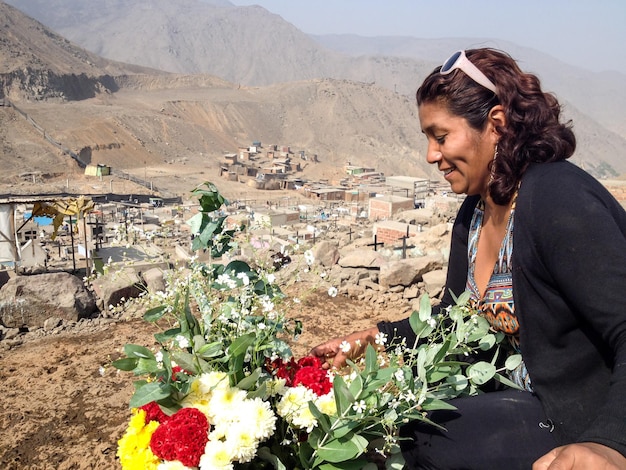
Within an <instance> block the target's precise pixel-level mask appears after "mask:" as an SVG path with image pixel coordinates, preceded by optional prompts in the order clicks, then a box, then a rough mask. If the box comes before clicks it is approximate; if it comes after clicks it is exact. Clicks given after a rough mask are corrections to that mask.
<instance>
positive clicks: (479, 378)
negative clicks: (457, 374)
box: [467, 361, 496, 385]
mask: <svg viewBox="0 0 626 470" xmlns="http://www.w3.org/2000/svg"><path fill="white" fill-rule="evenodd" d="M495 375H496V366H494V365H493V364H489V363H488V362H484V361H481V362H477V363H476V364H472V365H471V366H469V367H468V368H467V378H468V379H470V380H471V381H472V382H474V383H475V384H476V385H484V384H486V383H487V382H489V380H491V379H493V378H494V376H495Z"/></svg>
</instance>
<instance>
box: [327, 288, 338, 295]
mask: <svg viewBox="0 0 626 470" xmlns="http://www.w3.org/2000/svg"><path fill="white" fill-rule="evenodd" d="M328 295H329V296H331V297H337V288H336V287H335V286H331V287H329V288H328Z"/></svg>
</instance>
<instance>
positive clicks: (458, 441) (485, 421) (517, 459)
mask: <svg viewBox="0 0 626 470" xmlns="http://www.w3.org/2000/svg"><path fill="white" fill-rule="evenodd" d="M450 404H452V405H454V406H455V407H456V408H457V409H456V410H439V411H433V412H431V413H430V414H429V418H430V419H431V420H432V421H434V422H436V423H438V424H440V425H441V426H443V427H444V428H445V429H446V430H445V431H441V430H439V429H438V428H435V427H434V426H433V425H431V424H427V423H423V422H420V421H415V422H412V423H409V424H408V425H406V426H403V427H402V428H401V429H400V435H401V436H402V437H404V438H409V439H407V440H402V441H401V444H400V445H401V448H402V454H403V456H404V459H405V461H406V467H405V468H407V469H412V470H418V469H419V470H515V469H520V470H530V468H531V467H532V464H533V462H534V461H535V460H537V459H538V458H539V457H541V456H542V455H544V454H546V453H547V452H549V451H550V450H552V449H553V448H555V447H556V446H557V444H556V441H555V440H554V438H553V436H552V435H551V434H550V432H551V428H550V425H549V424H548V421H547V420H546V417H545V415H544V412H543V409H542V407H541V403H539V399H538V398H537V397H536V396H535V395H533V394H532V393H529V392H521V391H518V390H504V391H500V392H491V393H485V394H482V395H477V396H473V397H464V398H457V399H455V400H452V401H451V402H450Z"/></svg>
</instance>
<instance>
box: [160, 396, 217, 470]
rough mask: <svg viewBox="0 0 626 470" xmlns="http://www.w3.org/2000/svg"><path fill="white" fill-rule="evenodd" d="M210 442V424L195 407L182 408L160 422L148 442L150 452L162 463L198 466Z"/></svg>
mask: <svg viewBox="0 0 626 470" xmlns="http://www.w3.org/2000/svg"><path fill="white" fill-rule="evenodd" d="M208 440H209V421H208V420H207V418H206V416H205V415H204V413H202V412H201V411H200V410H198V409H197V408H181V409H180V410H178V411H177V412H176V413H174V414H173V415H172V416H170V418H169V419H168V420H166V421H165V422H164V423H162V424H161V425H160V426H159V427H158V428H156V431H154V434H152V438H151V439H150V449H151V450H152V452H153V453H154V455H156V456H157V457H159V458H161V459H163V460H170V461H171V460H178V461H179V462H181V463H182V464H183V465H185V466H187V467H197V466H198V465H199V464H200V457H202V454H204V448H205V446H206V443H207V441H208Z"/></svg>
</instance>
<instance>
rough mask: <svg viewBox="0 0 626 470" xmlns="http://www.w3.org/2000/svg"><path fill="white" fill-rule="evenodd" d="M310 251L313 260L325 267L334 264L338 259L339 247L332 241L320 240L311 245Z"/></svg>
mask: <svg viewBox="0 0 626 470" xmlns="http://www.w3.org/2000/svg"><path fill="white" fill-rule="evenodd" d="M312 251H313V256H314V257H315V261H317V262H318V263H320V264H321V265H322V266H324V267H325V268H329V267H331V266H334V265H335V264H337V261H339V257H340V256H339V249H338V248H337V245H336V244H334V243H331V242H328V241H325V240H324V241H321V242H319V243H317V244H316V245H315V246H314V247H313V249H312Z"/></svg>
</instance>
